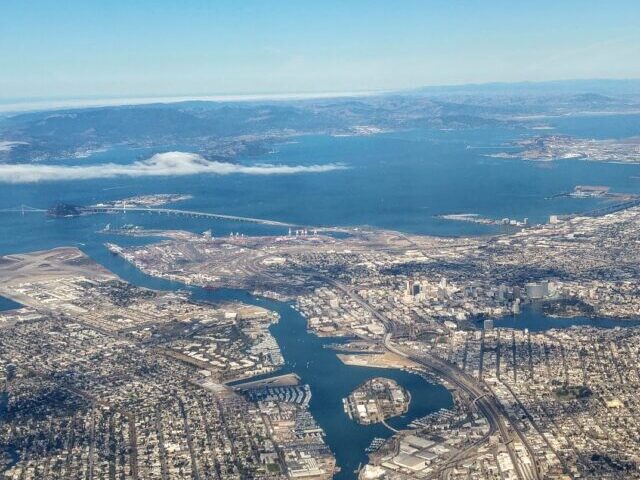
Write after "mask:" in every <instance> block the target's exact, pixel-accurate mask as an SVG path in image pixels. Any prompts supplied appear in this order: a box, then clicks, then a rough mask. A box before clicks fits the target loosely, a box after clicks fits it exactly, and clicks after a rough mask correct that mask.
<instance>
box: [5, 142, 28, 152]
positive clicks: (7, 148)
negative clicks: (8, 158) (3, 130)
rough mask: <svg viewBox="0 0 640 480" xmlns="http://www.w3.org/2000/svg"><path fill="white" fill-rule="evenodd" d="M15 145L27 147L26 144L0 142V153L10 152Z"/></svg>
mask: <svg viewBox="0 0 640 480" xmlns="http://www.w3.org/2000/svg"><path fill="white" fill-rule="evenodd" d="M17 145H28V144H27V142H8V141H6V140H5V141H0V152H10V151H11V150H12V149H13V147H15V146H17Z"/></svg>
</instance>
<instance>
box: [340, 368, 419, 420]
mask: <svg viewBox="0 0 640 480" xmlns="http://www.w3.org/2000/svg"><path fill="white" fill-rule="evenodd" d="M342 401H343V402H344V410H345V412H346V413H347V415H349V418H351V419H352V420H355V421H356V422H358V423H360V424H362V425H368V424H371V423H379V422H383V421H385V420H386V419H387V418H391V417H396V416H398V415H402V414H404V413H406V412H407V410H408V409H409V403H410V402H411V395H410V394H409V392H408V391H407V390H406V389H404V388H402V387H401V386H400V385H398V383H397V382H396V381H394V380H391V379H389V378H383V377H376V378H372V379H371V380H367V381H366V382H365V383H363V384H362V385H360V386H359V387H358V388H356V389H355V390H354V391H353V392H351V394H350V395H349V396H348V397H347V398H345V399H343V400H342Z"/></svg>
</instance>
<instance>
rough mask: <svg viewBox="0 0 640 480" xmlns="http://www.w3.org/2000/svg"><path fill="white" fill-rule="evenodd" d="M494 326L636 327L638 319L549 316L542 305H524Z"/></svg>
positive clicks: (535, 328)
mask: <svg viewBox="0 0 640 480" xmlns="http://www.w3.org/2000/svg"><path fill="white" fill-rule="evenodd" d="M493 324H494V326H496V327H504V328H516V329H520V330H522V329H525V328H527V329H529V331H531V332H544V331H546V330H551V329H552V328H569V327H572V326H574V325H577V326H589V327H598V328H616V327H637V326H638V325H640V318H639V319H633V320H628V319H616V318H594V317H585V316H575V317H550V316H548V315H545V314H544V312H543V310H542V306H541V305H539V304H532V305H527V306H525V307H524V308H523V309H522V311H521V312H520V314H519V315H507V316H504V317H502V318H498V319H496V320H494V321H493Z"/></svg>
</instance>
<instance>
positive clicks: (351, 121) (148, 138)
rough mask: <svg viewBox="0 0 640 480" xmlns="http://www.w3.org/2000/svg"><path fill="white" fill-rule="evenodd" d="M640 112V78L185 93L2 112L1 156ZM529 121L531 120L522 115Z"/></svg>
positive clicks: (246, 146)
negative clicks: (283, 95)
mask: <svg viewBox="0 0 640 480" xmlns="http://www.w3.org/2000/svg"><path fill="white" fill-rule="evenodd" d="M584 112H608V113H629V112H640V80H575V81H558V82H540V83H530V82H523V83H511V84H505V83H493V84H483V85H462V86H443V87H425V88H420V89H415V90H410V91H402V92H388V93H384V94H379V95H370V96H357V97H356V96H354V97H340V98H320V99H318V98H316V99H308V100H286V101H283V100H280V101H274V100H261V101H251V102H244V101H243V102H240V101H234V102H219V101H215V102H213V101H185V102H176V103H155V104H153V103H152V104H145V105H130V106H108V107H96V108H73V109H58V110H53V111H40V112H29V113H20V114H14V115H5V116H4V117H0V146H2V148H0V162H15V163H20V162H32V161H45V160H49V159H61V158H66V159H75V160H76V161H77V162H78V163H81V162H82V161H83V158H85V157H87V156H88V154H90V153H91V152H94V151H98V150H101V149H108V148H112V147H114V146H117V145H126V146H134V147H135V146H138V147H151V148H155V149H158V150H163V149H167V148H175V146H176V145H181V146H186V147H188V149H189V151H193V152H195V153H199V154H201V155H203V156H205V157H207V158H212V159H214V158H219V159H225V160H227V161H232V160H233V159H234V158H236V157H237V156H238V155H240V154H243V155H251V154H257V153H262V152H264V151H266V150H267V149H268V148H270V145H271V144H272V143H273V142H276V141H282V140H284V139H288V138H292V137H295V136H299V135H307V134H339V135H367V134H372V133H376V132H380V131H389V130H401V129H415V128H427V129H429V128H437V129H442V128H483V127H488V126H500V125H502V126H507V127H508V126H523V125H526V122H527V120H526V119H527V118H528V117H534V116H544V115H566V114H576V113H584ZM523 122H524V123H523Z"/></svg>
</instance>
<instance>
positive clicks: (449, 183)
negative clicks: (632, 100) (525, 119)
mask: <svg viewBox="0 0 640 480" xmlns="http://www.w3.org/2000/svg"><path fill="white" fill-rule="evenodd" d="M545 123H547V124H550V125H553V126H554V127H555V130H552V131H546V132H543V133H550V132H553V133H571V134H574V135H579V136H585V137H594V138H611V137H626V136H631V135H639V134H640V116H637V115H635V116H634V115H629V116H620V117H580V118H573V117H572V118H558V119H546V120H545ZM537 133H540V132H537ZM535 134H536V132H533V131H524V130H509V129H478V130H466V131H447V132H445V131H414V132H399V133H391V134H384V135H377V136H372V137H340V138H334V137H327V136H315V137H313V136H310V137H302V138H300V139H299V141H298V142H297V143H288V144H283V145H279V146H278V147H277V150H276V153H274V154H270V155H264V156H261V157H252V158H245V159H241V161H242V162H244V163H282V164H290V165H294V164H295V165H310V164H318V163H335V162H339V163H343V164H345V165H347V166H348V167H349V169H347V170H341V171H334V172H330V173H323V174H298V175H290V176H268V177H265V176H248V175H230V176H205V175H198V176H188V177H175V178H138V179H109V180H94V181H75V182H56V183H48V182H43V183H39V184H31V185H0V210H1V209H4V208H10V207H15V206H19V205H21V204H26V205H30V206H33V207H39V208H47V207H49V206H50V205H52V204H53V203H54V202H56V201H59V200H61V201H65V202H68V203H73V204H79V205H88V204H91V203H95V202H99V201H104V200H113V199H117V198H123V197H128V196H131V195H138V194H150V193H185V194H191V195H193V196H194V198H193V199H192V200H189V201H187V202H182V203H179V204H176V207H177V208H185V209H187V208H188V209H191V210H202V211H209V212H215V213H223V214H230V215H241V216H249V217H259V218H268V219H273V220H281V221H288V222H293V223H301V224H310V225H342V226H353V225H363V224H368V225H373V226H376V227H382V228H390V229H396V230H400V231H404V232H411V233H420V234H433V235H456V236H459V235H472V234H473V235H475V234H486V233H492V232H496V231H497V230H496V229H495V228H494V227H487V226H481V225H475V224H469V223H457V222H449V221H444V220H440V219H438V218H435V215H438V214H444V213H478V214H480V215H483V216H486V217H490V218H503V217H511V218H517V219H522V218H524V217H528V218H529V219H530V221H532V222H544V221H546V219H547V218H548V216H549V215H550V214H564V213H573V212H581V211H586V210H590V209H593V208H595V207H598V206H600V205H602V203H603V201H602V200H596V199H573V198H568V197H558V198H554V199H551V200H550V199H548V198H549V197H551V196H552V195H555V194H558V193H561V192H567V191H570V190H572V189H573V187H574V186H575V185H578V184H586V185H608V186H610V187H611V188H612V191H616V192H632V193H640V166H636V165H617V164H599V163H587V162H580V161H562V162H555V163H545V164H540V163H527V162H523V161H519V160H503V159H495V158H489V157H487V156H485V155H486V154H488V153H492V152H499V151H504V145H505V144H506V143H507V142H509V141H511V140H513V139H515V138H518V137H519V136H520V135H535ZM171 149H180V150H185V151H189V150H190V148H189V145H179V146H172V148H171ZM151 153H153V151H151V150H146V149H137V150H128V149H126V148H118V149H115V150H113V151H109V152H102V153H98V154H96V155H94V156H92V157H91V158H88V159H85V160H83V161H84V162H87V163H99V162H105V161H114V162H127V161H132V160H137V159H140V158H145V157H146V156H148V155H150V154H151ZM66 162H67V161H66V160H65V161H63V160H61V161H60V163H66ZM107 223H110V224H111V225H112V226H114V227H118V226H122V225H124V224H127V223H134V224H137V225H142V226H144V227H146V228H161V229H166V228H171V229H185V230H190V231H195V232H202V231H204V230H207V229H210V228H211V229H213V232H214V235H218V236H220V235H228V234H229V233H230V232H236V231H239V232H241V233H244V234H247V235H258V234H278V233H284V229H282V228H274V227H264V226H260V225H254V224H241V223H233V222H224V221H212V220H203V219H193V218H187V217H174V216H172V217H166V216H158V215H154V214H136V213H132V212H128V213H126V214H113V215H92V216H85V217H79V218H66V219H50V218H46V217H45V216H44V215H43V214H41V213H28V214H25V215H24V216H22V215H20V214H19V213H1V212H0V254H3V255H4V254H9V253H15V252H26V251H33V250H41V249H48V248H52V247H56V246H63V245H64V246H66V245H68V246H79V247H80V248H82V249H83V250H84V251H85V252H86V253H87V254H89V255H90V256H91V257H92V258H94V259H95V260H96V261H98V262H100V263H102V264H103V265H105V266H106V267H107V268H109V269H111V270H113V271H114V272H115V273H117V274H118V275H120V276H121V277H122V278H124V279H126V280H128V281H130V282H132V283H134V284H137V285H142V286H147V287H150V288H158V289H178V288H185V287H184V286H183V285H181V284H175V283H171V282H167V281H164V280H161V279H155V278H151V277H148V276H146V275H144V274H142V273H141V272H139V271H138V270H136V269H135V268H133V267H131V266H130V265H128V264H126V263H125V262H124V261H122V260H121V259H120V258H117V257H114V256H112V255H111V254H109V253H108V251H107V250H106V248H105V247H104V242H107V241H113V242H115V243H118V244H120V245H125V246H126V245H130V244H134V243H140V242H148V241H150V239H135V238H126V237H116V236H113V235H105V234H102V233H97V231H98V230H99V229H102V228H103V227H104V226H105V225H106V224H107ZM189 290H191V291H192V293H193V295H194V297H195V298H197V299H201V300H220V299H239V300H242V301H245V302H247V303H252V304H257V305H261V306H265V307H267V308H270V309H273V310H275V311H278V312H279V313H280V314H281V317H282V320H281V322H280V323H279V324H278V325H275V326H273V327H272V331H273V333H274V335H275V336H276V338H277V339H278V342H279V343H280V345H281V347H282V350H283V354H284V357H285V360H286V362H287V365H286V367H285V369H284V370H285V371H294V372H296V373H297V374H298V375H300V376H301V377H302V379H303V381H304V382H307V383H309V384H310V385H311V389H312V394H313V399H312V402H311V405H310V408H311V411H312V413H313V414H314V416H315V417H316V418H317V419H318V421H319V423H320V425H321V426H322V427H323V428H324V429H325V431H326V433H327V442H328V444H329V446H330V447H331V448H332V449H333V451H334V453H335V454H336V457H337V459H338V463H339V465H341V466H342V467H343V471H342V473H341V475H340V478H352V477H353V475H352V472H353V469H354V468H356V467H357V466H358V463H359V462H363V461H365V460H366V457H365V455H364V449H365V448H366V447H367V446H368V444H369V442H370V441H371V439H372V438H373V437H375V436H387V435H389V432H388V431H386V430H385V428H384V427H382V426H380V425H374V426H360V425H357V424H355V423H354V422H351V421H349V420H348V419H347V417H346V416H345V414H344V413H343V409H342V402H341V399H342V398H343V397H345V396H346V395H347V394H348V393H349V392H350V391H351V390H352V389H353V388H355V387H356V386H358V385H359V384H360V383H362V382H363V381H365V380H366V379H368V378H371V377H373V376H378V375H384V376H388V377H392V378H394V379H396V380H397V381H398V382H399V383H401V384H402V385H404V386H405V387H407V388H408V389H409V390H410V391H411V393H412V395H413V404H412V406H411V409H410V411H409V412H408V414H407V416H406V417H405V418H398V419H395V420H392V421H391V422H390V423H391V424H393V425H395V426H402V425H404V424H406V423H407V422H408V421H409V420H410V419H412V418H414V417H417V416H422V415H424V414H426V413H429V412H431V411H433V410H436V409H438V408H440V407H442V406H447V405H449V404H450V402H451V398H450V395H449V394H448V392H446V390H444V388H443V387H441V386H438V385H431V384H428V383H426V382H425V381H423V380H422V379H420V378H419V377H417V376H416V375H413V374H409V373H406V372H400V371H391V370H384V371H380V370H376V369H370V368H360V367H347V366H344V365H342V364H341V363H340V362H339V361H338V359H337V358H336V356H335V352H332V351H331V350H328V349H325V348H322V345H323V344H325V343H326V340H322V339H318V338H316V337H314V336H312V335H309V334H308V333H307V332H306V329H305V323H304V319H303V318H302V317H301V316H300V315H299V314H298V313H297V312H295V311H294V310H293V309H291V308H290V307H289V305H287V304H283V303H279V302H274V301H270V300H264V299H259V298H254V297H251V296H249V295H247V294H246V293H245V292H238V291H231V290H220V291H216V292H207V291H204V290H199V289H189ZM10 306H11V305H10V304H7V303H5V302H3V300H1V299H0V310H2V309H3V307H4V308H9V307H10ZM593 322H594V320H592V319H581V318H574V319H570V320H566V319H551V318H549V317H545V316H544V315H543V314H542V313H541V312H539V311H538V312H536V311H535V309H533V310H525V311H524V312H523V314H522V315H520V316H519V317H515V318H511V317H510V318H504V319H501V320H498V321H496V325H501V326H513V327H514V328H529V329H531V330H541V329H546V328H552V327H558V326H568V325H570V324H576V323H582V324H591V323H593ZM598 322H599V323H598V324H599V325H603V326H605V325H607V321H604V322H602V321H598Z"/></svg>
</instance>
